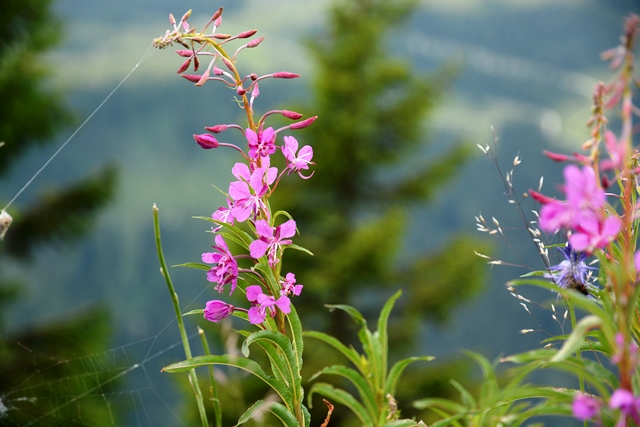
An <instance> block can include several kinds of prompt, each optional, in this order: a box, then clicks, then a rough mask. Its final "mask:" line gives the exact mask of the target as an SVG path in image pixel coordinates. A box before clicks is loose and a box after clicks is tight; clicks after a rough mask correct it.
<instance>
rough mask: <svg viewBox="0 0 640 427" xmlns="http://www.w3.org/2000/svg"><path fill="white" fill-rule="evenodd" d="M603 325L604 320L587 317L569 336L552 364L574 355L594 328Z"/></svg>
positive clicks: (552, 359) (553, 358)
mask: <svg viewBox="0 0 640 427" xmlns="http://www.w3.org/2000/svg"><path fill="white" fill-rule="evenodd" d="M601 324H602V320H601V319H600V318H599V317H597V316H593V315H591V316H586V317H584V318H583V319H581V320H580V321H579V322H578V324H577V325H576V327H575V329H574V330H573V332H572V333H571V335H569V339H567V340H566V341H565V342H564V344H563V345H562V348H561V349H560V350H559V351H558V352H557V353H556V354H555V355H554V356H553V357H552V358H551V361H552V362H559V361H561V360H564V359H566V358H567V357H569V356H571V355H573V353H575V352H576V351H577V350H578V349H579V348H580V347H581V346H582V343H583V341H584V337H585V335H587V332H589V331H590V330H591V329H593V328H597V327H598V326H600V325H601Z"/></svg>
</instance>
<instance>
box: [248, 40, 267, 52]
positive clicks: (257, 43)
mask: <svg viewBox="0 0 640 427" xmlns="http://www.w3.org/2000/svg"><path fill="white" fill-rule="evenodd" d="M263 41H264V37H260V38H258V39H254V40H251V41H250V42H249V43H247V47H248V48H249V49H251V48H252V47H256V46H258V45H259V44H260V43H262V42H263Z"/></svg>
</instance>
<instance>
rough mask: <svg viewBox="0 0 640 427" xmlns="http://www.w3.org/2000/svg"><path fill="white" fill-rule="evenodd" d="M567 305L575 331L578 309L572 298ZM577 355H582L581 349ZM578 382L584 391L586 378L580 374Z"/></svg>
mask: <svg viewBox="0 0 640 427" xmlns="http://www.w3.org/2000/svg"><path fill="white" fill-rule="evenodd" d="M567 307H568V308H569V317H570V318H571V330H572V331H575V329H576V311H575V309H574V307H573V304H572V303H571V300H570V299H568V300H567ZM576 356H577V357H578V358H579V357H580V350H577V351H576ZM578 382H579V383H580V391H581V392H583V393H584V378H582V375H578Z"/></svg>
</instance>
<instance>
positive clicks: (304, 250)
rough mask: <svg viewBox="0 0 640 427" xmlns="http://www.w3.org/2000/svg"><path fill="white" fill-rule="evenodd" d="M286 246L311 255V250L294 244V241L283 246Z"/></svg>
mask: <svg viewBox="0 0 640 427" xmlns="http://www.w3.org/2000/svg"><path fill="white" fill-rule="evenodd" d="M285 247H286V248H291V249H295V250H296V251H300V252H304V253H307V254H309V255H311V256H313V252H311V251H310V250H309V249H307V248H303V247H302V246H299V245H296V244H294V243H291V244H288V245H287V246H285Z"/></svg>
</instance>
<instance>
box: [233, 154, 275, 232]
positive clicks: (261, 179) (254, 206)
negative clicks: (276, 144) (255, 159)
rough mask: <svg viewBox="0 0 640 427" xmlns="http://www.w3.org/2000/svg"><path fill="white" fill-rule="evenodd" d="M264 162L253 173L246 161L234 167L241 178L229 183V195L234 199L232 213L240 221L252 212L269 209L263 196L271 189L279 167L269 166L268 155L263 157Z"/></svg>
mask: <svg viewBox="0 0 640 427" xmlns="http://www.w3.org/2000/svg"><path fill="white" fill-rule="evenodd" d="M262 163H263V166H262V167H260V168H257V169H256V170H254V171H253V172H251V173H250V172H249V167H248V166H247V165H245V164H244V163H236V165H235V166H234V167H233V169H232V172H233V174H234V175H235V176H236V178H238V179H240V181H234V182H232V183H231V184H229V196H230V197H231V199H232V200H233V208H232V209H231V214H232V215H233V217H234V218H235V219H236V220H237V221H238V222H243V221H246V220H247V218H249V217H250V216H251V215H252V214H253V215H257V214H258V212H260V211H266V210H267V206H266V204H265V202H264V201H263V200H262V197H263V196H264V195H265V194H266V193H267V191H268V190H269V185H271V184H272V183H273V182H274V181H275V179H276V177H277V175H278V169H277V168H275V167H273V168H271V167H269V160H268V157H263V162H262ZM247 180H248V181H249V182H248V183H247V182H246V181H247Z"/></svg>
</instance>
